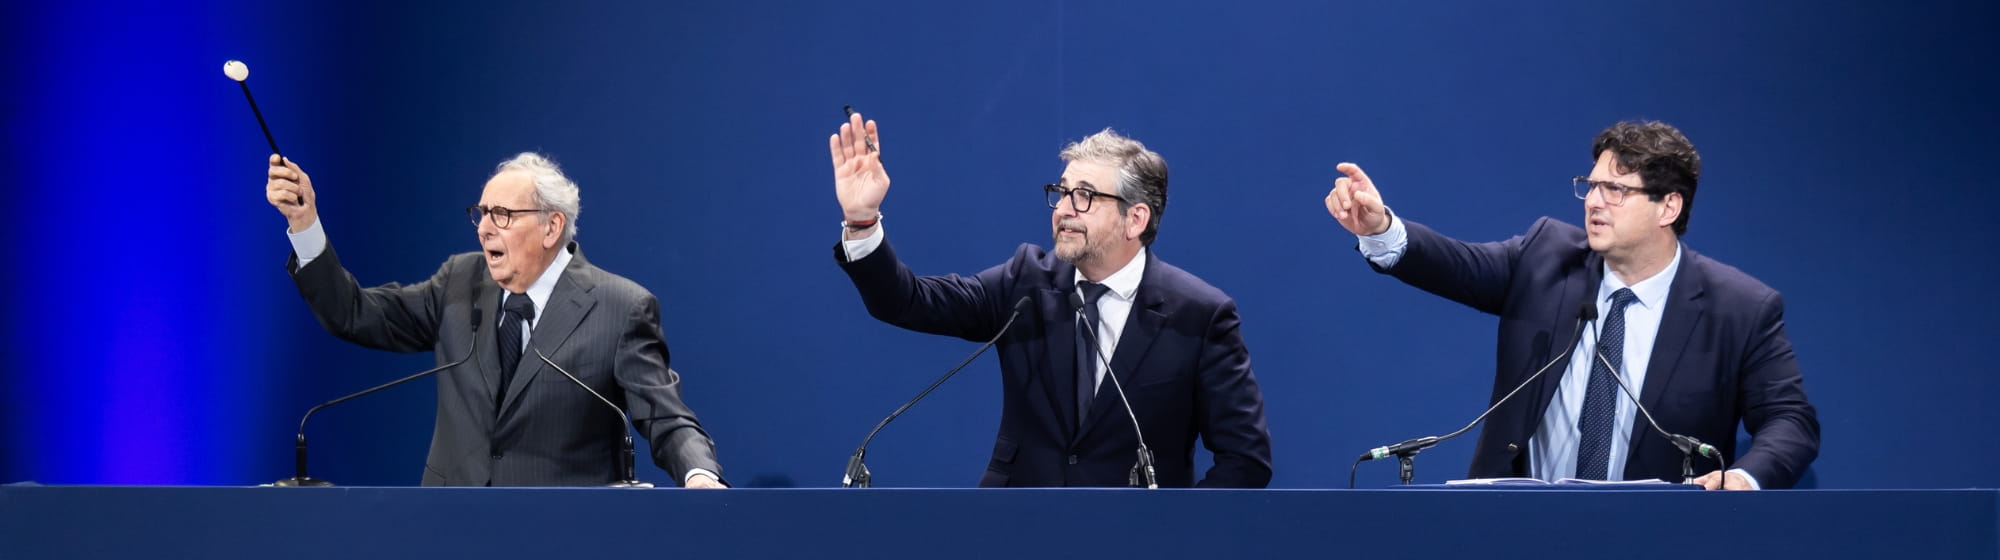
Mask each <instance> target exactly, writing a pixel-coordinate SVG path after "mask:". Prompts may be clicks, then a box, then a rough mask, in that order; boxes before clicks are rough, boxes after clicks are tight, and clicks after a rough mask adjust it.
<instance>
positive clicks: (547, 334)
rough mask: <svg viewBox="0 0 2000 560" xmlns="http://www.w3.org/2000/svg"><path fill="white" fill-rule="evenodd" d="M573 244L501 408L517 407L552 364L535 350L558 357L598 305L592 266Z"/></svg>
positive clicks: (553, 357) (515, 371)
mask: <svg viewBox="0 0 2000 560" xmlns="http://www.w3.org/2000/svg"><path fill="white" fill-rule="evenodd" d="M569 247H570V249H571V250H572V251H573V254H572V255H571V256H570V261H569V267H568V268H565V269H563V273H562V275H561V276H560V277H558V278H557V279H556V289H555V291H553V292H550V293H549V303H548V306H547V307H546V308H544V309H542V311H541V313H540V315H541V318H539V319H536V320H535V328H534V330H533V331H531V332H530V334H529V336H528V349H527V350H523V351H522V352H521V364H520V365H519V366H518V367H516V368H515V370H514V380H513V383H512V384H511V385H509V386H508V387H507V397H506V399H505V400H503V401H502V402H501V404H500V410H508V409H511V408H513V406H514V401H517V400H520V399H521V392H522V391H525V390H527V388H528V384H529V383H530V382H533V381H534V380H535V377H536V376H538V375H541V373H542V370H544V369H546V368H548V364H545V363H542V359H541V358H540V357H537V356H536V355H535V350H537V349H540V350H541V351H542V353H543V354H547V355H549V358H550V359H555V355H556V353H557V352H558V351H561V350H562V347H563V344H564V343H565V342H568V341H569V337H570V335H572V334H575V333H576V328H577V326H578V325H581V324H582V323H583V318H584V317H585V316H587V315H589V314H590V310H591V308H593V307H596V306H597V298H595V297H593V296H591V295H590V291H591V290H592V289H593V288H595V287H596V283H595V281H594V280H595V278H594V277H593V276H592V275H591V267H590V265H589V264H588V263H586V262H584V260H583V253H582V252H581V251H578V250H576V244H575V243H574V242H572V243H570V245H569ZM570 369H574V366H571V368H570ZM552 375H561V374H559V373H552Z"/></svg>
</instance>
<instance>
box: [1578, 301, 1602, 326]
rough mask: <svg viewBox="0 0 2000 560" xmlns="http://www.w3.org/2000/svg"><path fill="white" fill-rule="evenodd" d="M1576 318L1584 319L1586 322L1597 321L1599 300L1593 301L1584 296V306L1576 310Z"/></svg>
mask: <svg viewBox="0 0 2000 560" xmlns="http://www.w3.org/2000/svg"><path fill="white" fill-rule="evenodd" d="M1576 318H1578V319H1582V320H1583V321H1585V322H1589V321H1596V320H1597V302H1596V301H1592V300H1591V298H1583V308H1581V309H1578V310H1577V311H1576Z"/></svg>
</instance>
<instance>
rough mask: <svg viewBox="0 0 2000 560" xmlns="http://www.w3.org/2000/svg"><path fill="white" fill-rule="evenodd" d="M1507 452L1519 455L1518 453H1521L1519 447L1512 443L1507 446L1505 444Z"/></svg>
mask: <svg viewBox="0 0 2000 560" xmlns="http://www.w3.org/2000/svg"><path fill="white" fill-rule="evenodd" d="M1507 452H1508V453H1520V452H1521V446H1519V445H1515V444H1512V443H1509V444H1507Z"/></svg>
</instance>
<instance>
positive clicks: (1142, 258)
mask: <svg viewBox="0 0 2000 560" xmlns="http://www.w3.org/2000/svg"><path fill="white" fill-rule="evenodd" d="M1075 276H1076V281H1075V282H1071V284H1072V285H1074V284H1075V283H1076V282H1082V281H1084V280H1088V279H1087V278H1084V277H1083V271H1082V270H1078V271H1076V273H1075ZM1145 277H1146V248H1145V247H1140V248H1139V253H1138V254H1135V255H1132V260H1131V261H1130V262H1126V263H1125V267H1124V268H1120V269H1118V272H1113V273H1111V275H1110V276H1106V277H1105V278H1104V281H1103V282H1100V283H1101V284H1104V286H1105V287H1108V288H1111V293H1113V294H1118V297H1119V298H1120V299H1125V300H1130V299H1132V298H1133V296H1135V295H1137V294H1138V292H1139V279H1141V278H1145Z"/></svg>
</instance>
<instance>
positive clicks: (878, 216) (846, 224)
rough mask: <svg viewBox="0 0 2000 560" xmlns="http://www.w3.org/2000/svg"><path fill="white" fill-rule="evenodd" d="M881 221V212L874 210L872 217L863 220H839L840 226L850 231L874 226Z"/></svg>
mask: <svg viewBox="0 0 2000 560" xmlns="http://www.w3.org/2000/svg"><path fill="white" fill-rule="evenodd" d="M881 221H882V213H881V212H876V213H875V218H874V219H871V220H868V221H865V222H850V221H847V220H841V221H840V227H844V228H847V229H849V230H852V231H860V230H864V229H868V228H871V227H875V224H877V223H880V222H881Z"/></svg>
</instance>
